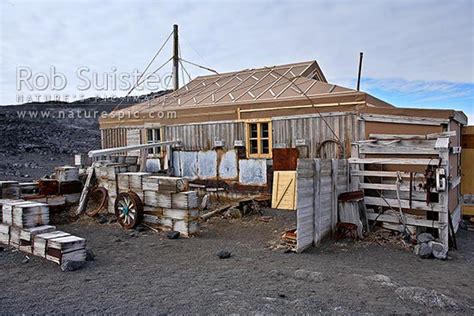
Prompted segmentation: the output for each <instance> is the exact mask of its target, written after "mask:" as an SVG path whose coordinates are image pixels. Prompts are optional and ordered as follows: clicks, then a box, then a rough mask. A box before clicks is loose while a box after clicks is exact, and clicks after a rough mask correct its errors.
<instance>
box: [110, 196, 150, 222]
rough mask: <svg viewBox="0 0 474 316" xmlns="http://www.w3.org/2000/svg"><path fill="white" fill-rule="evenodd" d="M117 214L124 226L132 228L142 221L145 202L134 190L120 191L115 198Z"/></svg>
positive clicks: (118, 219)
mask: <svg viewBox="0 0 474 316" xmlns="http://www.w3.org/2000/svg"><path fill="white" fill-rule="evenodd" d="M115 215H116V216H117V221H118V222H119V224H120V225H122V227H123V228H126V229H131V228H133V227H135V226H136V225H137V224H138V223H140V221H141V219H142V216H143V204H142V201H141V200H140V198H139V197H138V195H137V194H136V193H134V192H122V193H119V195H118V196H117V199H116V200H115Z"/></svg>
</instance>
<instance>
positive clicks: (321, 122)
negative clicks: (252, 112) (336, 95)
mask: <svg viewBox="0 0 474 316" xmlns="http://www.w3.org/2000/svg"><path fill="white" fill-rule="evenodd" d="M272 122H273V123H272V124H273V144H274V145H275V144H285V145H286V147H288V148H291V147H295V146H296V144H295V142H296V140H297V139H305V140H306V141H307V142H308V149H309V150H308V155H307V156H306V157H303V158H317V157H318V153H317V150H318V147H319V145H320V144H321V143H322V142H323V141H325V140H329V139H332V140H335V139H339V141H340V142H341V143H342V146H343V148H344V150H345V153H346V157H348V156H349V154H350V143H351V142H353V141H356V140H360V139H363V137H364V135H361V132H360V128H359V124H358V120H357V116H356V115H355V114H353V113H329V114H328V113H326V114H323V116H322V117H320V116H318V115H315V116H311V117H293V118H291V117H286V118H285V117H283V118H273V121H272ZM328 126H329V127H331V128H329V127H328ZM331 129H332V130H333V131H334V133H335V134H336V136H337V138H336V137H335V136H334V134H333V133H332V131H331ZM361 137H362V138H361ZM324 151H325V152H326V153H327V154H328V157H331V158H336V157H337V155H336V146H334V145H329V146H325V148H324ZM318 158H324V157H318Z"/></svg>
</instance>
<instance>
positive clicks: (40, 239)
mask: <svg viewBox="0 0 474 316" xmlns="http://www.w3.org/2000/svg"><path fill="white" fill-rule="evenodd" d="M66 236H70V234H69V233H66V232H63V231H60V230H56V231H54V232H50V233H46V234H39V235H36V236H35V238H34V239H33V254H34V255H35V256H39V257H42V258H46V249H47V246H48V241H49V240H53V239H55V238H62V237H66Z"/></svg>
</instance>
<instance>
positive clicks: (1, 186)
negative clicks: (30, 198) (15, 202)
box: [0, 181, 21, 199]
mask: <svg viewBox="0 0 474 316" xmlns="http://www.w3.org/2000/svg"><path fill="white" fill-rule="evenodd" d="M20 192H21V189H20V184H19V183H18V182H17V181H0V199H19V198H20Z"/></svg>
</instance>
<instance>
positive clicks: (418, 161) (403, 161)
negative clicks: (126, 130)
mask: <svg viewBox="0 0 474 316" xmlns="http://www.w3.org/2000/svg"><path fill="white" fill-rule="evenodd" d="M349 163H351V164H379V165H423V166H427V165H432V166H437V165H439V159H423V158H413V159H410V158H349ZM444 164H446V162H444Z"/></svg>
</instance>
